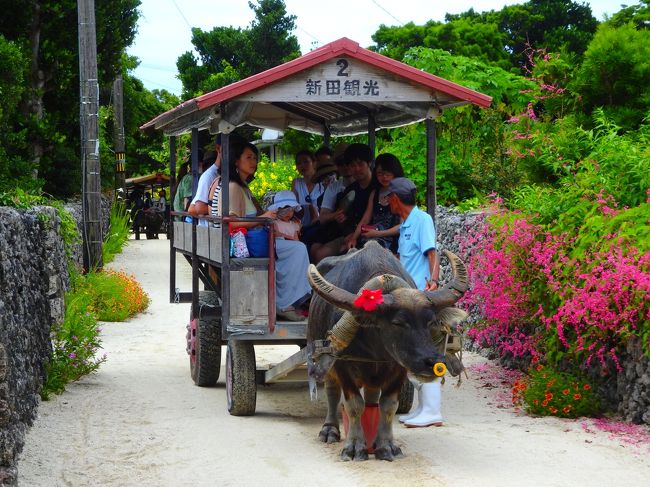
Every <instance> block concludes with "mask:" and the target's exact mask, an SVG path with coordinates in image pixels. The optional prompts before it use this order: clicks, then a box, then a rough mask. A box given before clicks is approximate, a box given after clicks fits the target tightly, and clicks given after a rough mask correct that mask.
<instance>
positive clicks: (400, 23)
mask: <svg viewBox="0 0 650 487" xmlns="http://www.w3.org/2000/svg"><path fill="white" fill-rule="evenodd" d="M370 1H371V2H372V3H374V4H375V5H377V7H379V8H380V9H382V10H383V11H384V12H386V13H387V14H388V15H389V16H391V17H392V18H393V19H395V21H396V22H397V23H398V24H399V25H404V22H402V21H401V20H400V19H398V18H397V17H395V16H394V15H393V14H392V13H390V12H389V11H388V10H386V9H385V8H384V7H382V6H381V5H379V3H377V2H376V1H375V0H370Z"/></svg>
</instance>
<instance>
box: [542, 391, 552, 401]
mask: <svg viewBox="0 0 650 487" xmlns="http://www.w3.org/2000/svg"><path fill="white" fill-rule="evenodd" d="M544 398H545V399H546V400H547V401H550V400H551V399H553V393H552V392H547V393H546V394H544Z"/></svg>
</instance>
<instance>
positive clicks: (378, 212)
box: [349, 153, 404, 253]
mask: <svg viewBox="0 0 650 487" xmlns="http://www.w3.org/2000/svg"><path fill="white" fill-rule="evenodd" d="M374 172H375V175H374V178H375V182H376V184H377V189H375V190H374V191H373V193H372V194H371V195H370V199H369V200H368V207H367V208H366V212H365V213H364V214H363V218H361V221H360V222H359V224H358V225H357V228H356V229H355V231H354V234H353V235H352V236H351V237H350V242H349V243H350V247H363V245H364V244H365V243H366V242H367V241H368V240H376V241H377V243H379V244H380V245H381V246H382V247H384V248H387V249H388V250H390V251H391V252H393V253H397V240H398V237H399V227H400V219H399V216H397V215H395V214H393V213H391V211H390V205H389V204H388V200H387V199H386V197H387V196H388V185H389V184H390V182H391V181H392V180H393V179H395V178H401V177H403V176H404V170H403V169H402V165H401V164H400V162H399V159H398V158H397V157H395V156H394V155H393V154H389V153H386V154H380V155H379V156H377V159H375V171H374Z"/></svg>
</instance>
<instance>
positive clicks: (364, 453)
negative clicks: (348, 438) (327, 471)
mask: <svg viewBox="0 0 650 487" xmlns="http://www.w3.org/2000/svg"><path fill="white" fill-rule="evenodd" d="M341 460H343V461H344V462H349V461H350V460H354V461H355V462H361V461H364V460H368V449H367V448H366V443H365V441H361V442H358V443H351V444H349V445H346V446H345V448H343V450H341Z"/></svg>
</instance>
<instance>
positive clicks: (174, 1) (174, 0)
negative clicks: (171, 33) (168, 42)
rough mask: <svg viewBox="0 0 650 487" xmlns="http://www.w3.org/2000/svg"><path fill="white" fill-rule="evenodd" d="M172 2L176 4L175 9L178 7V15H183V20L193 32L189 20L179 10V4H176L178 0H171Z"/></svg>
mask: <svg viewBox="0 0 650 487" xmlns="http://www.w3.org/2000/svg"><path fill="white" fill-rule="evenodd" d="M171 1H172V3H173V4H174V7H176V10H178V13H179V14H181V17H182V18H183V20H184V21H185V23H186V24H187V26H188V27H189V28H190V31H191V30H192V26H191V25H190V23H189V22H188V20H187V18H186V17H185V14H183V11H182V10H181V9H180V8H179V6H178V4H177V3H176V0H171Z"/></svg>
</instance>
